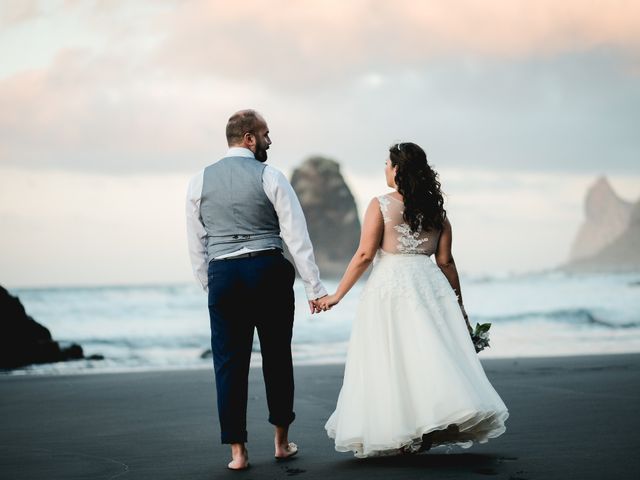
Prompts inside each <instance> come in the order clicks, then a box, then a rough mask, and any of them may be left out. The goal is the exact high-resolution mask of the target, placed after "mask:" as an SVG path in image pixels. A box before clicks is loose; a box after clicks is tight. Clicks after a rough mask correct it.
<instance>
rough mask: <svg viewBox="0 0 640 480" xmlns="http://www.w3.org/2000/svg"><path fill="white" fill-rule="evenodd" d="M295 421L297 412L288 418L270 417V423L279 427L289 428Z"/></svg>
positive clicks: (287, 416)
mask: <svg viewBox="0 0 640 480" xmlns="http://www.w3.org/2000/svg"><path fill="white" fill-rule="evenodd" d="M295 419H296V414H295V412H291V413H290V414H289V415H286V416H283V415H281V416H275V415H269V423H270V424H271V425H275V426H277V427H288V426H289V425H291V424H292V423H293V421H294V420H295Z"/></svg>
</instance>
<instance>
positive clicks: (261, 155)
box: [254, 144, 269, 163]
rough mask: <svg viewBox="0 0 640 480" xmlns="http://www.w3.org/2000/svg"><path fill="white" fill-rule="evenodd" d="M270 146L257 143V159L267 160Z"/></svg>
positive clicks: (255, 154)
mask: <svg viewBox="0 0 640 480" xmlns="http://www.w3.org/2000/svg"><path fill="white" fill-rule="evenodd" d="M268 148H269V146H268V145H265V144H262V145H260V144H257V145H256V153H254V156H255V157H256V160H258V161H260V162H263V163H264V162H266V161H267V149H268Z"/></svg>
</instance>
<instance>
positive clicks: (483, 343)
mask: <svg viewBox="0 0 640 480" xmlns="http://www.w3.org/2000/svg"><path fill="white" fill-rule="evenodd" d="M490 328H491V324H490V323H476V328H475V330H474V331H473V333H471V341H472V342H473V346H474V347H475V348H476V353H478V352H481V351H482V350H484V349H485V348H487V347H489V329H490Z"/></svg>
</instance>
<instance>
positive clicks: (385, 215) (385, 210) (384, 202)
mask: <svg viewBox="0 0 640 480" xmlns="http://www.w3.org/2000/svg"><path fill="white" fill-rule="evenodd" d="M378 202H380V211H381V212H382V220H384V223H388V222H389V221H390V220H391V218H390V217H389V199H388V198H387V197H386V196H385V195H381V196H379V197H378Z"/></svg>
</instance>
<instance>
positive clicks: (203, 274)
mask: <svg viewBox="0 0 640 480" xmlns="http://www.w3.org/2000/svg"><path fill="white" fill-rule="evenodd" d="M203 174H204V171H202V172H200V173H199V174H198V175H196V176H195V177H193V178H192V179H191V181H190V182H189V187H188V189H187V201H186V205H185V207H186V215H187V245H188V246H189V257H190V259H191V267H192V268H193V274H194V275H195V277H196V279H197V280H198V282H199V283H200V285H201V286H202V288H203V289H204V291H205V292H206V291H207V290H208V283H209V281H208V273H207V268H208V262H207V231H206V230H205V228H204V225H203V224H202V221H201V220H200V200H201V196H202V177H203Z"/></svg>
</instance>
